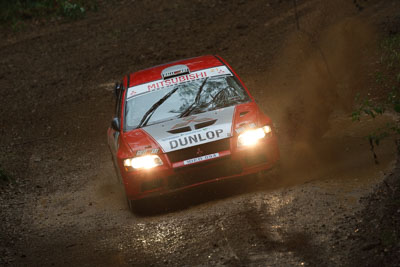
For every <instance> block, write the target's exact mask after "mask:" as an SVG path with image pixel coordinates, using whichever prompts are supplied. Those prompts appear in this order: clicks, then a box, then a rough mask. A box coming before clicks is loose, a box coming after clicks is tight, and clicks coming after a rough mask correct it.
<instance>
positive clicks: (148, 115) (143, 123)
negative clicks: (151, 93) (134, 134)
mask: <svg viewBox="0 0 400 267" xmlns="http://www.w3.org/2000/svg"><path fill="white" fill-rule="evenodd" d="M178 88H179V87H175V88H174V89H172V90H171V91H170V92H169V93H168V94H166V95H165V96H163V97H162V98H160V100H158V101H157V102H156V103H154V105H152V106H151V108H149V110H147V111H146V113H145V114H144V115H143V117H142V119H141V120H140V122H139V124H138V126H137V128H140V127H144V126H146V124H147V122H148V121H149V120H150V118H151V116H152V115H153V114H154V111H156V109H157V108H158V107H159V106H161V104H162V103H164V102H165V100H167V99H168V98H169V97H170V96H171V95H172V94H173V93H175V92H176V91H177V90H178Z"/></svg>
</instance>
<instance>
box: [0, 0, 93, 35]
mask: <svg viewBox="0 0 400 267" xmlns="http://www.w3.org/2000/svg"><path fill="white" fill-rule="evenodd" d="M87 10H97V0H87V1H84V0H0V23H1V24H3V25H4V24H6V25H10V26H11V27H12V28H13V29H15V28H18V27H20V26H19V25H21V22H22V21H25V20H29V19H42V18H49V17H64V18H67V19H78V18H81V17H83V16H85V14H86V11H87Z"/></svg>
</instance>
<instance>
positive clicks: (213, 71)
mask: <svg viewBox="0 0 400 267" xmlns="http://www.w3.org/2000/svg"><path fill="white" fill-rule="evenodd" d="M221 75H232V73H231V72H230V71H229V69H228V68H227V67H226V66H220V67H216V68H209V69H204V70H199V71H195V72H192V73H190V74H186V75H181V76H178V77H173V78H170V79H165V80H157V81H153V82H149V83H145V84H140V85H137V86H133V87H130V88H128V93H127V97H128V99H129V98H132V97H135V96H138V95H140V94H143V93H149V92H154V91H157V90H160V89H163V88H167V87H169V86H174V85H177V84H180V83H184V82H190V81H194V80H198V79H203V78H207V77H213V76H221Z"/></svg>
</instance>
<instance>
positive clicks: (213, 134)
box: [142, 106, 235, 152]
mask: <svg viewBox="0 0 400 267" xmlns="http://www.w3.org/2000/svg"><path fill="white" fill-rule="evenodd" d="M234 111H235V106H231V107H226V108H222V109H218V110H213V111H208V112H204V113H200V114H195V115H190V116H187V117H183V118H177V119H174V120H170V121H166V122H162V123H158V124H153V125H149V126H146V127H143V128H142V129H143V130H144V131H145V132H146V133H147V134H148V135H150V136H151V137H152V138H153V139H154V140H155V141H156V142H157V143H158V144H159V145H160V147H161V148H162V150H163V151H164V152H171V151H175V150H179V149H184V148H188V147H192V146H197V145H200V144H204V143H208V142H212V141H217V140H221V139H224V138H229V137H231V136H232V120H233V114H234Z"/></svg>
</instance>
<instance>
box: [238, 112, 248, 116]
mask: <svg viewBox="0 0 400 267" xmlns="http://www.w3.org/2000/svg"><path fill="white" fill-rule="evenodd" d="M247 113H249V112H248V111H242V112H240V114H239V117H243V116H244V115H246V114H247Z"/></svg>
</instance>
